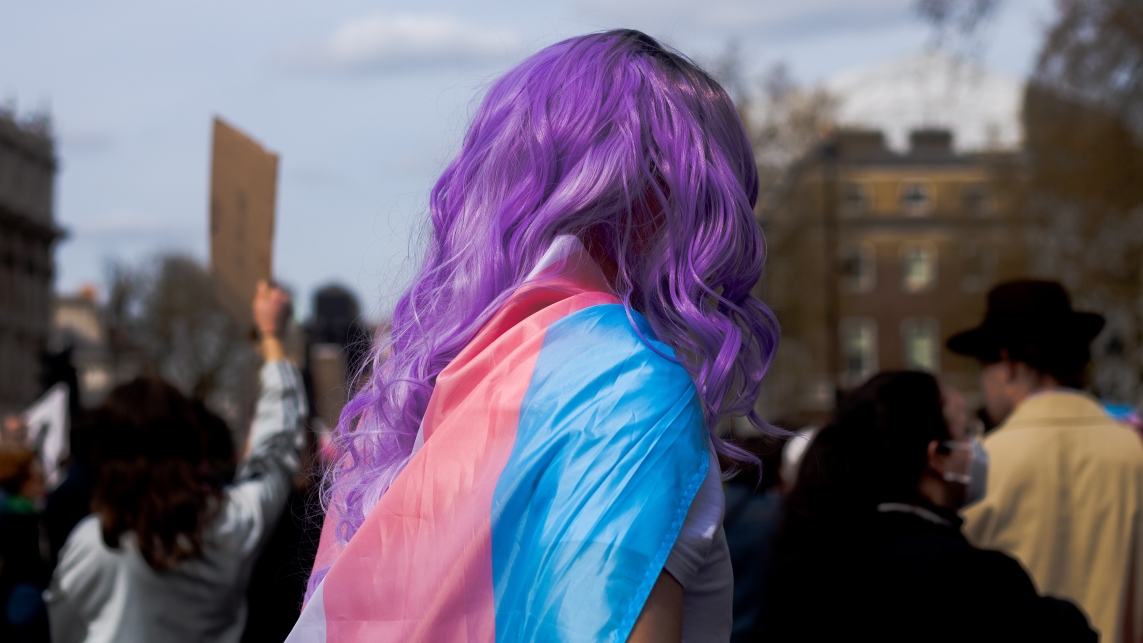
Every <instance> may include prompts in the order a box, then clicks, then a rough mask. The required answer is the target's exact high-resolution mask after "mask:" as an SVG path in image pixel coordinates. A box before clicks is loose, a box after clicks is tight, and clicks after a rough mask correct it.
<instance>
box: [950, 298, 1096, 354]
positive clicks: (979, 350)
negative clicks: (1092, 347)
mask: <svg viewBox="0 0 1143 643" xmlns="http://www.w3.org/2000/svg"><path fill="white" fill-rule="evenodd" d="M1103 324H1104V319H1103V317H1102V316H1100V315H1097V314H1095V313H1083V312H1077V311H1075V310H1072V302H1071V299H1069V297H1068V293H1067V291H1065V290H1064V288H1063V286H1061V285H1060V284H1058V283H1056V282H1054V281H1035V280H1031V279H1025V280H1020V281H1010V282H1008V283H1003V284H1000V285H999V286H996V287H995V288H993V289H992V290H991V291H990V292H989V293H988V312H987V313H986V314H985V316H984V323H982V324H981V325H980V326H977V327H976V328H973V329H972V330H966V331H964V332H963V333H959V334H957V335H953V336H952V337H951V338H949V341H948V347H949V350H950V351H952V352H954V353H959V354H961V355H969V356H971V357H976V358H978V359H980V360H983V361H986V362H991V361H999V360H1000V351H1001V350H1012V349H1014V348H1020V347H1022V346H1027V345H1030V344H1032V345H1037V346H1041V347H1048V346H1053V345H1054V346H1057V347H1059V349H1060V350H1068V349H1069V348H1071V347H1076V346H1083V347H1087V345H1088V344H1090V343H1091V340H1093V339H1095V336H1096V335H1098V334H1099V333H1100V331H1101V330H1103Z"/></svg>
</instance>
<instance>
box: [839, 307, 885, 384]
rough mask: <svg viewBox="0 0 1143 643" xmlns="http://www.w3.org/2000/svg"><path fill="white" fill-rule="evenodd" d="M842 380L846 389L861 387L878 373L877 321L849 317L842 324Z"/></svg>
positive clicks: (868, 318) (840, 331)
mask: <svg viewBox="0 0 1143 643" xmlns="http://www.w3.org/2000/svg"><path fill="white" fill-rule="evenodd" d="M839 334H840V335H841V359H842V365H841V369H842V372H841V379H842V384H843V385H844V386H846V387H854V386H860V385H861V383H862V382H864V381H865V380H866V379H868V378H869V377H870V376H871V375H873V374H874V373H876V372H877V368H878V366H877V321H876V320H875V319H872V318H870V317H848V318H846V319H843V320H842V322H841V328H840V329H839Z"/></svg>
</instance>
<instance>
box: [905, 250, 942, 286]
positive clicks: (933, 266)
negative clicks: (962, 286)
mask: <svg viewBox="0 0 1143 643" xmlns="http://www.w3.org/2000/svg"><path fill="white" fill-rule="evenodd" d="M918 249H921V250H924V251H926V252H927V254H928V256H929V257H930V260H931V261H930V271H931V275H930V278H929V279H928V281H926V282H924V283H921V284H916V285H912V284H910V282H909V269H908V265H907V263H906V261H907V260H906V257H908V256H909V255H910V254H912V251H914V250H918ZM898 262H899V264H900V266H901V290H903V291H905V292H907V293H910V294H918V293H923V292H929V291H930V290H933V289H934V288H936V287H937V282H938V281H939V280H940V265H941V256H940V254H939V253H938V252H937V244H935V243H933V242H932V241H906V242H904V243H902V244H901V249H900V251H899V253H898Z"/></svg>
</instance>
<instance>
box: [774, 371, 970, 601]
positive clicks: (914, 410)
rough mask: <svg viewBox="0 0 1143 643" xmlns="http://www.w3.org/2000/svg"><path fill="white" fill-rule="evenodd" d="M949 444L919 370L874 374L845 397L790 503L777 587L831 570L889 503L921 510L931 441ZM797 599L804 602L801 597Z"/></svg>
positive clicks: (811, 452)
mask: <svg viewBox="0 0 1143 643" xmlns="http://www.w3.org/2000/svg"><path fill="white" fill-rule="evenodd" d="M948 439H950V435H949V429H948V424H947V423H946V422H945V418H944V403H943V399H942V395H941V389H940V385H939V384H937V381H936V379H934V378H933V376H931V375H928V374H925V373H919V372H914V371H898V372H886V373H880V374H878V375H875V376H874V377H873V378H872V379H870V380H869V382H867V383H866V384H865V385H864V386H862V387H861V388H859V389H857V390H856V391H854V392H852V393H850V394H848V395H846V396H845V397H844V398H842V400H841V402H840V403H839V405H838V409H837V413H836V416H835V418H834V421H833V423H832V424H830V425H829V426H827V427H825V428H824V429H822V430H821V432H819V433H818V434H817V435H816V436H815V437H814V440H813V442H811V443H810V446H809V448H808V449H807V451H806V455H805V457H804V458H803V460H802V463H801V465H800V467H799V468H798V479H797V482H796V483H795V484H794V488H793V490H792V491H791V492H790V496H789V498H788V499H787V505H786V507H787V508H786V516H785V519H784V523H783V525H782V528H781V530H780V531H779V535H778V538H777V540H776V543H775V552H774V568H773V570H774V571H773V577H772V581H771V582H773V583H774V586H775V587H783V588H796V587H800V586H802V585H805V584H806V583H810V582H812V577H813V576H814V575H815V569H820V568H821V567H820V566H822V565H826V566H828V565H830V564H831V563H830V562H828V561H829V560H831V558H830V556H831V554H832V553H834V552H837V551H838V550H839V547H838V545H839V544H840V543H844V542H847V541H850V540H852V538H853V537H854V531H855V525H858V524H860V522H861V521H862V520H863V519H864V518H865V517H867V516H870V515H872V514H873V513H874V512H875V511H876V510H877V505H879V504H881V503H884V502H902V503H916V502H918V501H919V498H918V494H917V484H918V482H919V481H920V478H921V474H922V473H923V472H924V470H925V468H926V467H927V466H928V445H929V442H931V441H932V440H938V441H941V442H943V441H945V440H948ZM797 594H799V592H796V591H794V592H793V595H791V596H790V599H791V600H801V599H804V598H806V597H804V596H801V597H799V596H797Z"/></svg>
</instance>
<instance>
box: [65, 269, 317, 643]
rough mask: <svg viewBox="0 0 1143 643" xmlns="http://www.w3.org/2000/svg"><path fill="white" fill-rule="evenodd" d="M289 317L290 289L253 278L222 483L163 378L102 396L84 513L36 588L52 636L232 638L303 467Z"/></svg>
mask: <svg viewBox="0 0 1143 643" xmlns="http://www.w3.org/2000/svg"><path fill="white" fill-rule="evenodd" d="M288 315H289V297H288V296H287V295H286V294H285V293H284V292H283V291H281V290H279V289H277V288H271V287H269V286H267V285H266V284H265V283H260V284H259V286H258V293H257V295H256V297H255V301H254V319H255V323H256V324H257V326H258V329H259V330H260V331H261V333H262V348H263V353H264V357H265V359H266V363H265V365H264V366H263V367H262V371H261V382H262V388H261V392H260V394H259V399H258V405H257V410H256V414H255V418H254V422H253V424H252V426H251V430H250V437H249V445H248V448H247V453H246V455H245V457H244V459H243V460H242V462H241V463H240V464H239V466H238V471H237V475H236V476H235V482H234V484H233V485H229V486H224V485H223V484H222V481H221V480H220V479H219V476H218V475H217V474H216V473H214V471H213V467H212V466H211V464H210V462H209V458H208V453H206V448H205V447H206V445H205V444H204V442H205V440H204V437H203V436H204V433H203V431H202V428H201V427H200V426H199V424H200V423H201V411H196V409H195V407H194V405H193V404H192V402H191V401H190V400H188V399H186V398H185V397H184V396H183V395H182V394H181V393H179V392H178V391H177V390H176V389H175V388H174V387H172V386H171V385H169V384H167V383H166V382H163V381H162V380H159V379H157V378H139V379H136V380H134V381H132V382H129V383H127V384H123V385H121V386H119V387H117V388H116V389H115V390H113V391H112V392H111V393H110V394H109V395H108V398H107V401H106V402H104V404H103V406H102V407H101V408H100V410H99V413H100V414H101V416H102V417H101V426H100V431H99V438H98V442H97V446H96V458H95V459H96V463H97V466H98V471H99V474H98V483H97V486H96V489H95V494H94V498H93V502H92V505H93V509H94V510H95V513H94V514H93V515H91V516H88V517H87V518H85V519H84V520H83V521H81V522H80V523H79V524H78V525H77V526H76V528H75V529H74V530H73V531H72V533H71V535H70V536H69V537H68V539H67V542H66V544H65V545H64V548H63V550H62V551H61V552H60V560H59V565H58V567H57V568H56V570H55V573H54V574H53V576H52V581H51V585H50V587H49V589H48V591H47V592H45V600H46V602H47V605H48V614H49V617H50V625H51V630H52V640H53V641H55V642H56V643H72V642H78V641H85V642H92V643H95V642H104V641H107V642H110V641H115V642H117V643H134V642H140V643H143V642H149V641H171V642H178V641H219V642H223V643H230V642H237V641H238V640H239V639H240V638H241V636H242V631H243V627H244V625H245V621H246V585H247V583H248V582H249V578H250V571H251V569H252V567H253V565H254V562H255V559H256V558H257V555H258V553H259V550H260V548H261V547H262V545H263V544H264V541H265V540H266V537H267V536H268V534H269V533H270V532H271V531H272V529H273V527H274V524H275V523H276V522H277V520H278V518H279V516H280V515H281V513H282V509H283V507H284V506H285V502H286V498H287V496H288V495H289V490H290V479H291V476H292V475H293V474H294V473H296V472H297V471H298V468H299V466H300V460H299V454H298V449H299V446H300V443H301V438H302V427H303V419H304V418H305V416H306V401H305V395H304V392H303V386H302V380H301V376H300V375H299V373H298V371H297V369H296V368H295V367H294V365H293V364H291V363H290V362H289V361H287V360H286V359H285V356H284V353H283V350H282V345H281V343H280V341H279V335H280V333H281V331H282V330H283V328H284V325H285V321H286V318H287V317H288Z"/></svg>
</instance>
